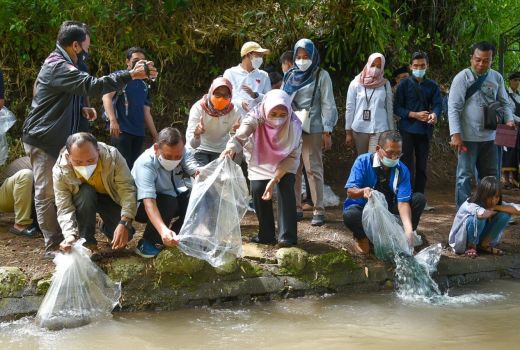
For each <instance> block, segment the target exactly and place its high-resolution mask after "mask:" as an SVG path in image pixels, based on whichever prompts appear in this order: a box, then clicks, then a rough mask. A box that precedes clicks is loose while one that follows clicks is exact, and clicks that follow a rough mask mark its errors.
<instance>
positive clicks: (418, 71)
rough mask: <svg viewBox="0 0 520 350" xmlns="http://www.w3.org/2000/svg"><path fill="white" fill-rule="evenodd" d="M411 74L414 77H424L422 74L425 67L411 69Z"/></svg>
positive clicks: (424, 72)
mask: <svg viewBox="0 0 520 350" xmlns="http://www.w3.org/2000/svg"><path fill="white" fill-rule="evenodd" d="M412 74H413V75H414V77H416V78H424V75H425V74H426V69H412Z"/></svg>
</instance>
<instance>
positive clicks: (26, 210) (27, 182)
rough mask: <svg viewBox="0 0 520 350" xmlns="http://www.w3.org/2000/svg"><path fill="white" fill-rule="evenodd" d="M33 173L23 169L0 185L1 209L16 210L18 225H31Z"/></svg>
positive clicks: (6, 210) (3, 210) (15, 220)
mask: <svg viewBox="0 0 520 350" xmlns="http://www.w3.org/2000/svg"><path fill="white" fill-rule="evenodd" d="M32 186H33V173H32V171H31V170H28V169H23V170H20V171H18V172H17V173H16V174H14V175H13V176H11V177H8V178H7V179H6V180H5V181H4V183H3V184H2V186H0V211H2V212H7V213H11V212H13V211H14V222H15V223H17V224H18V225H24V226H25V225H30V224H32V222H33V220H32V218H31V206H32Z"/></svg>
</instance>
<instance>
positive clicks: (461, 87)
mask: <svg viewBox="0 0 520 350" xmlns="http://www.w3.org/2000/svg"><path fill="white" fill-rule="evenodd" d="M475 80H476V78H475V75H474V74H473V72H472V71H471V69H469V68H466V69H464V70H462V71H461V72H459V73H458V74H457V75H456V76H455V78H453V82H452V83H451V88H450V95H449V98H448V120H449V124H450V135H453V134H461V137H462V140H464V141H471V142H484V141H493V140H495V130H488V129H484V111H483V109H482V107H483V106H487V105H489V104H490V103H492V102H495V101H500V103H501V105H502V106H503V107H504V111H505V121H506V122H508V121H510V120H513V114H512V113H513V111H512V110H511V106H510V104H509V96H508V95H507V92H506V89H505V86H504V78H503V77H502V75H500V73H498V72H497V71H495V70H493V69H490V70H489V73H488V76H487V79H486V81H484V83H483V84H482V87H481V88H480V91H477V92H476V93H475V94H473V96H471V97H470V98H469V99H468V100H467V101H466V99H465V95H466V90H467V89H468V88H469V87H470V86H471V85H472V84H473V82H474V81H475Z"/></svg>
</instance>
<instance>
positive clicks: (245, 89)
mask: <svg viewBox="0 0 520 350" xmlns="http://www.w3.org/2000/svg"><path fill="white" fill-rule="evenodd" d="M240 88H241V89H242V90H244V91H245V92H246V94H248V95H249V96H251V98H256V92H254V91H253V89H251V88H250V87H249V86H247V85H246V84H242V86H241V87H240Z"/></svg>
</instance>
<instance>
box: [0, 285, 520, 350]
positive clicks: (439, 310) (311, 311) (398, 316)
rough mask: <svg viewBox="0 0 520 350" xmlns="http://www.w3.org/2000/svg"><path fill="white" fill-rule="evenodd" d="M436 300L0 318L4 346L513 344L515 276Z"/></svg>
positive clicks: (377, 298) (378, 298)
mask: <svg viewBox="0 0 520 350" xmlns="http://www.w3.org/2000/svg"><path fill="white" fill-rule="evenodd" d="M449 294H450V295H453V296H454V297H449V298H445V299H444V300H443V301H440V302H439V303H440V304H439V303H438V304H435V305H432V304H428V303H424V302H413V301H403V300H402V299H399V298H398V297H397V296H396V294H395V293H392V292H385V293H376V294H357V295H348V296H345V295H331V296H321V297H305V298H299V299H289V300H282V301H276V302H270V303H258V304H253V305H247V306H237V307H230V308H206V307H204V308H197V309H185V310H179V311H173V312H159V313H121V312H120V313H115V314H114V317H113V318H112V319H110V320H106V321H102V322H98V323H94V324H90V325H87V326H84V327H81V328H76V329H68V330H62V331H57V332H51V331H45V330H41V329H39V328H37V327H36V326H35V325H34V324H33V319H32V318H24V319H21V320H18V321H15V322H10V323H7V322H6V323H0V349H2V350H3V349H49V350H50V349H81V350H86V349H103V350H107V349H108V350H116V349H125V350H133V349H142V350H144V349H226V350H234V349H247V350H252V349H386V350H389V349H461V348H467V349H472V350H474V349H492V350H495V349H519V348H520V345H519V342H520V281H514V280H500V281H493V282H485V283H481V284H479V285H471V286H466V287H463V288H456V289H452V290H450V292H449Z"/></svg>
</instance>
